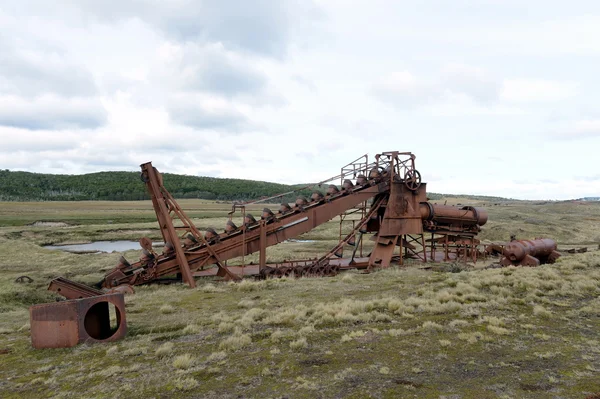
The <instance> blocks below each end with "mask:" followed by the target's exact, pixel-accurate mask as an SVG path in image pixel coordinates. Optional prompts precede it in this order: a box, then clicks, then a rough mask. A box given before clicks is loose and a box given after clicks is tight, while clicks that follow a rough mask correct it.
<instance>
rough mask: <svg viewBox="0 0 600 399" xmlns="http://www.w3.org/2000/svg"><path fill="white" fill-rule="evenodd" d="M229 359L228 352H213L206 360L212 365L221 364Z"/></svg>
mask: <svg viewBox="0 0 600 399" xmlns="http://www.w3.org/2000/svg"><path fill="white" fill-rule="evenodd" d="M226 357H227V353H226V352H223V351H221V352H213V353H211V354H210V356H208V358H207V359H206V361H207V362H209V363H212V362H220V361H222V360H225V358H226Z"/></svg>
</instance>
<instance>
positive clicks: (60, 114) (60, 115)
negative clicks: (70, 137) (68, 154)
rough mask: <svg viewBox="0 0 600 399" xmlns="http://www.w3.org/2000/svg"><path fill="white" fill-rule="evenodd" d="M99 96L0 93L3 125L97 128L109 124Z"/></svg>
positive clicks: (0, 113) (1, 123) (47, 127)
mask: <svg viewBox="0 0 600 399" xmlns="http://www.w3.org/2000/svg"><path fill="white" fill-rule="evenodd" d="M106 120H107V113H106V110H105V109H104V106H103V105H102V103H101V102H100V101H99V99H94V98H91V99H88V98H77V97H76V98H63V97H57V96H55V95H43V96H39V97H36V98H34V99H31V100H29V99H24V98H20V97H15V96H0V126H9V127H22V128H25V129H30V130H40V129H71V128H81V129H94V128H97V127H99V126H102V125H103V124H105V123H106Z"/></svg>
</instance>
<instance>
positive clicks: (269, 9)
mask: <svg viewBox="0 0 600 399" xmlns="http://www.w3.org/2000/svg"><path fill="white" fill-rule="evenodd" d="M28 3H29V6H28V7H32V6H31V2H28ZM28 7H26V6H24V5H23V6H20V5H14V6H12V11H13V12H20V13H22V14H24V13H26V12H30V10H29V9H28ZM35 9H36V10H38V11H37V12H41V13H43V15H45V14H51V13H55V14H57V13H60V15H61V16H65V15H66V14H67V13H70V16H71V17H72V18H73V19H75V20H80V21H83V20H89V19H90V18H95V19H97V20H100V21H102V22H104V21H109V22H110V21H120V20H124V19H132V18H139V19H141V20H143V21H144V22H146V23H148V24H150V25H153V26H156V27H157V28H158V29H160V30H161V31H163V32H164V33H165V34H166V35H167V36H170V37H171V38H173V39H174V40H176V41H183V42H186V41H198V42H212V43H223V44H224V45H225V46H226V47H227V48H229V49H232V50H241V51H247V52H251V53H255V54H261V55H265V56H270V57H275V58H283V57H284V56H285V54H286V52H287V47H288V45H289V42H290V37H291V34H292V32H293V27H294V25H297V24H300V23H301V21H303V20H305V19H310V18H314V17H315V16H319V15H320V13H319V12H318V11H317V10H319V9H318V7H317V6H316V5H315V4H314V2H313V1H312V0H253V1H239V0H176V1H161V0H129V1H119V0H105V1H96V0H80V1H78V2H75V3H71V4H69V5H64V4H63V5H61V7H55V6H54V5H51V4H50V3H48V2H45V1H39V0H38V1H36V2H35Z"/></svg>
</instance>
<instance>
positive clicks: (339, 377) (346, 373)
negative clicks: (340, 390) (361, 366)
mask: <svg viewBox="0 0 600 399" xmlns="http://www.w3.org/2000/svg"><path fill="white" fill-rule="evenodd" d="M353 375H354V370H353V369H352V368H351V367H348V368H346V369H344V370H342V371H338V372H337V373H335V374H334V375H333V379H334V380H335V381H344V380H346V379H348V378H350V377H352V376H353Z"/></svg>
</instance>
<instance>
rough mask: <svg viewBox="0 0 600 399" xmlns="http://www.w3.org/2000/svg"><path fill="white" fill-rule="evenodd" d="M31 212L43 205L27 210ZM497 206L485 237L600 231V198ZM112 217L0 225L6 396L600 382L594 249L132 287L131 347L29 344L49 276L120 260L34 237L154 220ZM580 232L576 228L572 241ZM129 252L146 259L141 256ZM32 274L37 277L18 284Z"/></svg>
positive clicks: (520, 390) (464, 390)
mask: <svg viewBox="0 0 600 399" xmlns="http://www.w3.org/2000/svg"><path fill="white" fill-rule="evenodd" d="M189 205H190V206H195V207H196V208H195V209H199V205H198V204H192V203H190V204H189ZM86 206H87V205H86ZM144 206H146V205H144ZM128 207H135V204H126V205H124V208H123V209H122V210H114V211H112V213H111V212H109V213H108V214H110V215H116V214H122V216H124V215H125V214H126V213H127V212H130V211H132V209H129V208H128ZM34 208H35V207H34ZM12 209H13V210H14V209H17V208H14V207H13V208H12ZM40 209H41V208H40ZM53 209H57V208H53ZM101 209H102V206H99V205H90V208H85V207H84V208H82V209H79V210H74V211H73V212H74V213H73V214H71V215H70V216H71V217H75V216H77V217H79V218H81V217H82V216H85V214H86V212H88V211H90V212H92V213H93V214H94V217H96V215H101ZM594 209H596V210H595V211H594ZM146 211H147V209H146V210H143V212H146ZM150 211H151V210H150ZM213 211H214V212H220V211H219V210H218V209H217V208H215V207H212V208H211V210H210V212H213ZM2 212H5V213H4V215H5V217H8V216H7V212H8V211H7V210H6V209H3V210H1V211H0V214H2ZM27 212H29V213H28V216H27V217H30V216H31V215H34V214H35V212H34V209H33V208H31V209H29V210H28V211H27ZM58 212H59V213H58V215H59V216H60V212H63V211H61V210H59V211H58ZM64 212H67V211H66V209H65V210H64ZM77 212H78V214H77V215H75V213H77ZM133 212H134V213H135V212H136V211H133ZM198 212H200V211H198ZM504 212H506V214H505V213H504ZM593 212H596V213H595V214H594V213H593ZM490 213H491V214H493V216H492V217H491V221H490V223H489V224H488V225H486V226H485V230H484V234H483V235H482V236H483V238H484V239H485V238H490V237H494V236H496V235H498V236H503V235H504V234H505V233H508V232H509V230H512V229H522V230H523V231H521V232H520V235H527V234H537V233H538V232H540V233H543V228H544V225H539V224H534V223H525V222H524V220H525V218H530V217H534V216H535V217H536V218H538V219H544V220H546V219H547V220H548V224H547V226H548V227H549V228H551V229H554V231H552V234H554V233H556V237H557V238H559V242H560V244H561V245H562V243H563V242H566V243H569V244H571V245H573V246H575V245H587V246H588V247H589V248H590V249H592V248H596V247H597V241H599V240H597V241H595V245H592V244H591V242H594V240H595V236H596V235H598V236H599V237H600V234H599V233H598V228H597V227H596V226H590V225H589V221H585V220H584V219H585V217H598V215H599V214H600V212H598V208H593V207H588V208H583V207H582V206H579V205H568V204H558V203H555V204H546V205H532V204H520V203H516V204H510V205H506V206H498V207H492V208H490ZM36 215H37V217H38V218H39V213H38V214H36ZM65 215H67V216H68V213H65ZM0 216H1V215H0ZM515 216H518V217H516V218H515ZM99 217H101V216H99ZM111 217H112V216H111ZM40 219H41V218H40ZM579 219H581V220H580V221H581V223H580V224H578V222H577V220H579ZM71 220H73V219H71ZM106 220H109V219H108V217H107V218H106V219H104V223H99V224H85V225H79V226H72V227H65V228H62V227H61V228H56V229H49V228H43V227H33V226H15V227H5V228H0V252H1V253H2V254H3V256H2V257H0V296H1V299H2V301H0V349H8V350H9V352H8V353H7V354H2V355H0V381H1V382H0V397H9V398H11V397H46V396H51V395H54V394H56V393H57V392H58V393H60V395H62V396H64V397H78V396H80V392H81V390H82V389H83V387H84V388H85V390H86V392H93V395H94V397H97V398H113V397H115V395H116V393H118V395H121V397H128V398H129V397H132V398H136V397H139V398H142V397H161V396H171V397H206V396H211V395H212V396H216V397H219V396H222V397H235V396H240V395H242V396H245V397H281V396H283V395H286V394H289V392H291V391H292V390H293V391H292V392H293V393H294V397H316V396H319V395H320V396H323V397H352V395H354V397H369V396H375V397H409V398H410V397H416V398H435V399H439V398H440V397H441V396H445V397H460V398H464V399H468V398H488V397H490V398H494V397H498V398H500V397H511V398H512V397H519V398H533V397H549V398H552V397H556V398H558V397H585V395H589V394H592V393H596V392H600V383H599V381H598V379H597V373H598V367H597V364H598V363H600V342H598V340H597V336H596V332H597V331H598V330H600V318H599V316H600V300H599V299H598V297H599V295H600V252H599V251H590V252H588V253H585V254H578V255H573V256H564V257H563V258H561V259H560V260H559V262H557V263H556V264H555V265H547V266H542V267H538V268H515V267H511V268H505V269H483V267H482V266H483V265H482V264H481V263H478V264H477V265H476V266H475V267H471V268H468V269H467V270H466V271H462V272H460V273H443V272H431V271H424V270H420V269H418V268H417V267H414V266H409V267H406V268H403V269H388V270H382V271H378V272H376V273H372V274H367V275H364V274H358V273H350V274H344V275H342V276H340V277H336V278H305V279H300V280H291V279H282V280H269V281H251V280H245V281H244V282H242V283H240V284H228V283H219V282H216V281H212V280H206V281H199V284H198V288H196V289H189V288H187V287H185V286H183V285H172V286H149V287H138V288H136V294H135V295H134V296H131V297H127V299H126V307H127V318H128V324H129V328H130V329H129V334H128V336H127V337H126V338H125V339H124V340H123V341H121V342H117V343H113V344H108V345H83V346H78V347H76V348H71V349H61V350H44V351H37V350H33V349H32V348H31V346H30V341H29V339H30V337H29V324H28V312H27V307H28V306H29V305H30V304H33V303H39V302H49V301H52V300H54V297H53V295H52V294H49V293H47V292H46V290H45V289H46V285H47V282H48V280H49V279H50V278H52V277H53V276H55V275H61V274H62V275H64V274H69V275H70V276H72V278H74V279H76V280H79V281H83V282H95V281H97V280H99V279H100V278H101V276H102V274H103V271H104V270H107V269H109V268H111V267H112V266H114V264H115V263H116V260H117V259H118V256H119V254H97V255H74V254H66V253H60V252H52V251H48V250H45V249H43V248H40V247H39V246H38V245H36V244H40V243H44V242H48V241H49V240H51V241H54V240H60V239H65V240H85V239H87V240H90V239H107V238H108V239H110V238H113V237H114V238H139V237H133V233H132V232H140V231H148V230H149V231H150V234H149V235H150V236H154V237H157V230H156V224H155V223H146V222H143V223H142V222H135V223H132V224H129V223H112V224H108V223H106ZM195 220H198V221H199V224H200V223H201V224H205V223H215V224H217V222H219V223H221V224H222V222H223V220H222V219H220V218H219V217H211V218H206V219H204V218H198V219H195ZM563 224H564V225H563ZM218 225H220V224H217V226H218ZM337 227H338V225H337V224H336V223H335V222H331V223H328V224H325V225H324V226H321V227H319V229H317V230H316V231H314V232H311V233H310V234H309V235H307V236H309V237H310V238H309V239H316V240H317V242H316V243H289V244H290V245H288V243H285V244H281V245H280V246H277V247H275V248H273V249H270V250H269V257H270V259H283V258H288V259H289V258H296V257H297V258H300V257H305V256H307V255H308V256H310V257H314V256H316V255H318V254H321V253H323V252H324V250H325V249H327V248H328V247H329V246H332V242H334V241H335V240H334V239H331V238H332V237H335V235H336V229H337ZM586 229H587V230H586ZM570 230H578V231H574V232H573V235H572V236H569V237H567V235H568V233H569V231H570ZM136 234H137V233H136ZM539 235H541V234H539ZM567 238H568V239H567ZM561 239H562V240H563V241H560V240H561ZM587 242H590V244H586V243H587ZM126 256H127V257H128V258H130V259H136V257H137V256H139V252H138V251H131V252H128V253H127V254H126ZM417 266H418V264H417ZM22 274H28V275H31V276H32V277H33V278H34V279H35V282H34V283H33V284H31V285H16V284H14V283H12V280H13V279H14V278H15V277H17V276H18V275H22ZM161 309H162V310H161ZM157 315H158V316H159V317H157ZM516 374H518V376H519V378H515V375H516Z"/></svg>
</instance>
